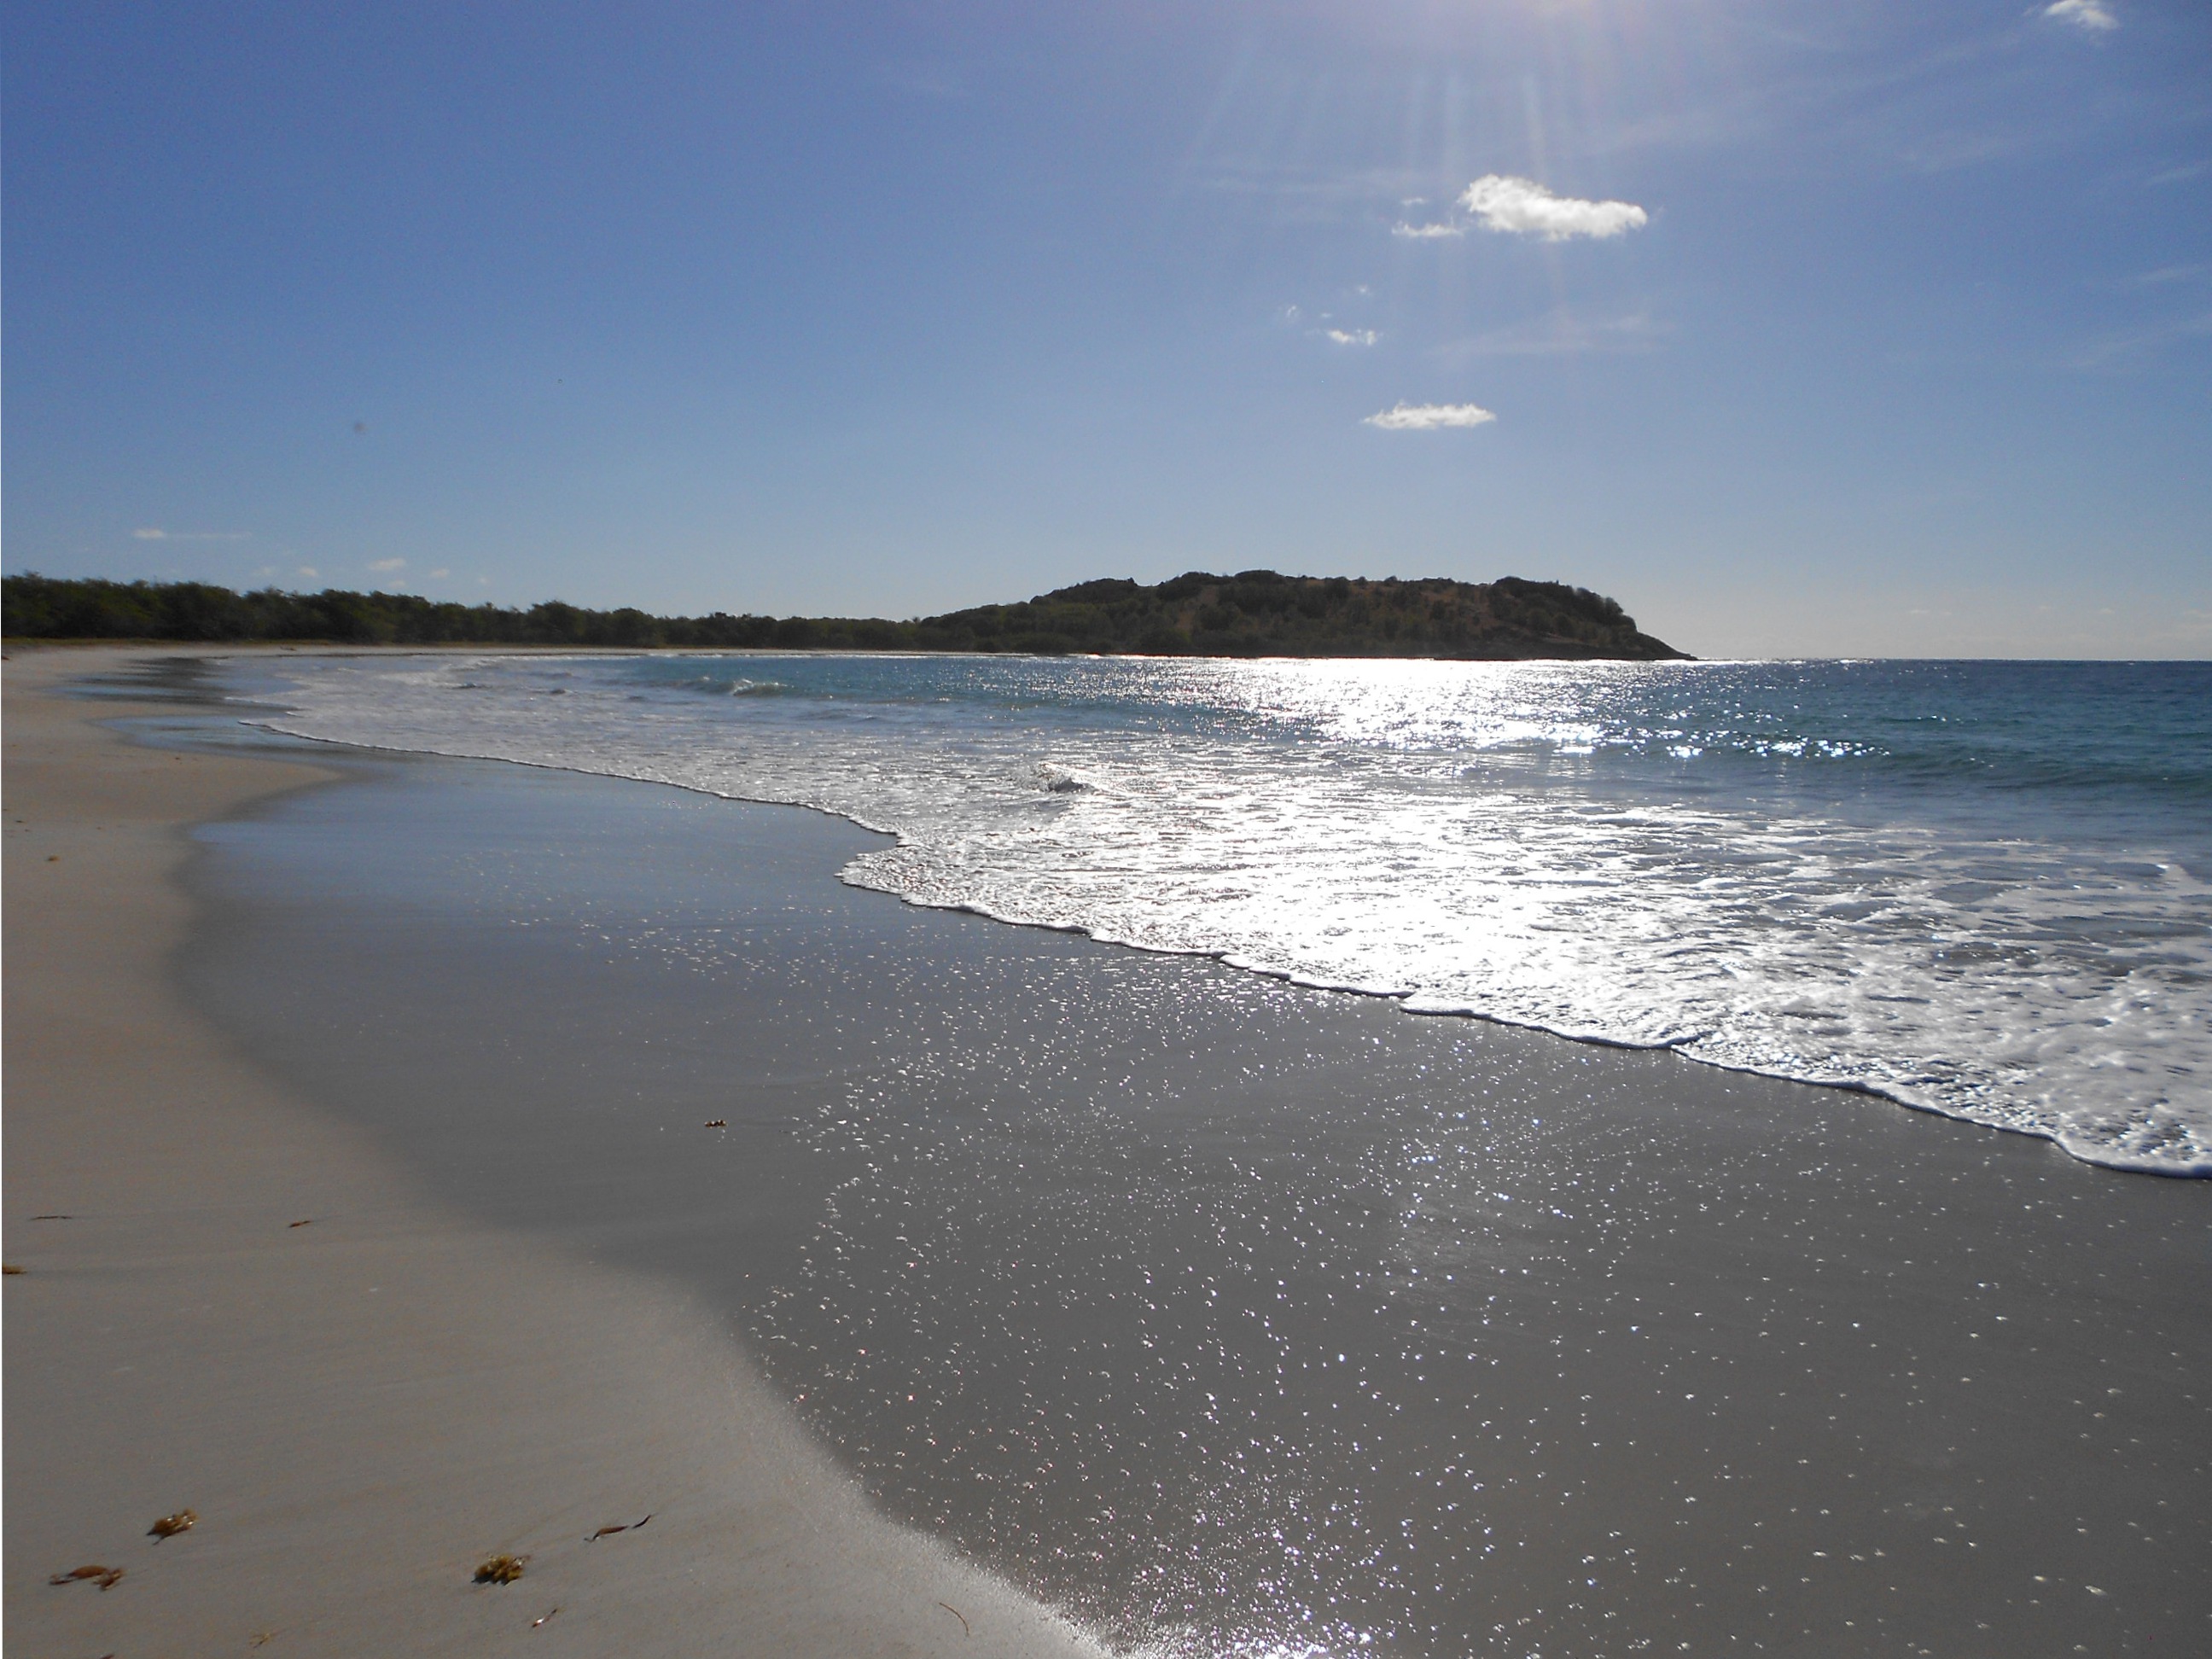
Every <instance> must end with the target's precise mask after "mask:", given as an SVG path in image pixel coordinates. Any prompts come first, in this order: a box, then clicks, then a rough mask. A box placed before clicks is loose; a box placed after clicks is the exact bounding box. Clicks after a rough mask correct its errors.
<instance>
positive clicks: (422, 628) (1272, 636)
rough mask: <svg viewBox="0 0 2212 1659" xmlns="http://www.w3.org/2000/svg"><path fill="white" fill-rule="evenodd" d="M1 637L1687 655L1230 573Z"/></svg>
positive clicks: (1518, 585)
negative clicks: (745, 608) (997, 598)
mask: <svg viewBox="0 0 2212 1659" xmlns="http://www.w3.org/2000/svg"><path fill="white" fill-rule="evenodd" d="M0 612H4V618H3V619H0V631H4V632H5V634H6V635H7V636H8V638H9V639H10V640H33V639H52V640H103V641H145V642H149V643H155V644H229V643H245V642H248V641H252V642H256V643H269V644H283V643H291V644H297V645H477V646H487V645H501V646H539V647H569V648H574V647H628V648H647V649H651V648H660V649H691V650H699V649H713V650H729V649H758V650H782V651H790V650H846V651H869V652H874V651H885V652H896V651H934V652H951V653H962V654H965V653H975V654H979V655H993V654H1000V653H1006V654H1021V655H1045V656H1071V655H1086V654H1087V655H1113V656H1121V655H1135V656H1161V657H1342V658H1392V659H1400V658H1402V659H1446V660H1466V661H1478V662H1480V661H1508V662H1512V661H1532V660H1557V659H1565V660H1613V661H1630V662H1658V661H1683V660H1687V659H1688V656H1687V653H1684V652H1681V651H1678V650H1676V649H1675V648H1674V647H1672V646H1670V645H1668V644H1667V643H1666V642H1665V641H1662V640H1658V639H1654V638H1653V637H1652V636H1651V635H1648V634H1644V633H1643V632H1641V631H1639V630H1638V628H1637V626H1636V619H1635V618H1634V617H1631V616H1629V615H1628V614H1627V613H1626V611H1623V610H1622V609H1621V608H1620V604H1619V603H1618V602H1617V601H1615V600H1613V599H1607V598H1606V597H1605V596H1604V595H1602V594H1600V593H1594V592H1590V591H1589V589H1588V588H1582V587H1571V586H1567V585H1566V584H1565V583H1562V582H1532V581H1525V580H1522V579H1521V578H1519V577H1516V576H1502V577H1500V578H1498V580H1496V581H1494V582H1460V581H1452V580H1446V579H1443V578H1441V577H1439V578H1434V579H1429V580H1417V581H1401V580H1399V579H1397V578H1396V577H1388V578H1384V579H1383V580H1374V581H1370V580H1367V579H1366V578H1364V577H1359V578H1352V577H1345V576H1330V577H1320V576H1285V575H1281V574H1278V573H1276V572H1274V571H1272V570H1247V571H1243V572H1242V573H1240V574H1237V575H1234V576H1218V575H1213V574H1209V573H1207V572H1204V571H1193V572H1190V573H1189V574H1186V575H1182V576H1178V577H1176V578H1175V579H1174V580H1171V581H1165V582H1159V583H1156V584H1154V585H1152V586H1144V585H1143V584H1141V583H1138V582H1134V581H1129V580H1119V579H1109V580H1099V581H1090V582H1083V583H1079V584H1078V585H1077V586H1073V587H1064V588H1057V589H1055V590H1054V591H1053V592H1049V593H1043V594H1040V595H1038V596H1037V597H1036V598H1035V599H1024V600H1022V601H1020V602H1018V603H1017V604H1012V605H979V606H975V607H973V608H970V609H969V610H965V611H950V612H947V613H946V614H945V615H943V616H938V617H919V618H915V619H913V620H910V621H905V622H896V621H890V620H888V619H885V618H882V617H766V616H752V615H743V616H732V615H731V614H729V613H727V612H724V611H715V612H714V613H712V614H710V615H708V616H704V617H656V616H652V615H649V614H647V612H645V611H638V610H634V609H629V608H624V609H619V610H614V611H592V610H586V609H584V608H581V607H580V606H576V605H567V604H563V603H562V602H560V601H557V600H549V601H546V602H545V603H543V604H540V605H532V606H531V607H530V608H529V609H528V610H512V609H503V608H501V607H499V606H495V605H489V604H486V605H461V604H459V603H455V602H450V601H448V602H439V601H434V600H431V599H424V598H422V597H421V596H419V595H415V594H398V593H383V592H372V593H362V592H352V591H349V590H344V589H337V588H326V589H325V590H323V591H322V592H319V593H294V592H284V591H283V590H280V589H276V588H266V589H263V590H260V591H258V592H249V593H240V592H234V590H232V589H230V588H227V587H221V586H215V585H213V584H211V583H204V582H166V583H160V582H144V581H139V582H127V583H126V582H115V581H106V580H98V579H93V578H73V579H65V580H64V579H57V578H52V577H46V576H41V575H38V574H23V575H17V576H8V577H5V578H0Z"/></svg>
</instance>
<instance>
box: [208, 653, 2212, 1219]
mask: <svg viewBox="0 0 2212 1659" xmlns="http://www.w3.org/2000/svg"><path fill="white" fill-rule="evenodd" d="M217 660H228V659H227V658H219V659H217ZM239 724H240V725H241V726H258V727H260V728H262V729H264V730H267V731H270V732H280V733H282V734H283V735H284V736H286V737H289V738H299V739H301V740H302V741H304V742H307V743H319V744H330V745H331V747H333V748H340V749H358V750H367V751H370V752H374V753H381V754H393V755H437V756H441V757H444V758H447V759H451V760H476V761H489V762H494V763H498V764H500V765H503V766H526V767H529V768H531V769H532V770H535V771H540V772H567V773H570V774H572V775H575V776H578V777H591V778H616V779H619V780H621V781H624V782H629V783H643V784H652V785H657V786H659V787H661V788H664V789H680V790H682V791H684V793H686V794H694V795H704V796H706V797H708V799H713V800H731V801H742V802H744V803H746V804H747V805H755V806H792V807H797V808H799V809H800V810H802V811H809V812H818V813H820V814H821V815H822V816H823V817H831V818H836V819H839V820H841V821H842V822H844V823H850V824H854V825H855V826H857V827H858V828H860V829H865V830H866V831H868V832H869V833H870V834H871V835H878V836H889V837H890V839H891V841H892V842H893V843H894V846H893V848H891V849H890V850H894V851H903V850H904V849H906V848H908V847H909V846H911V845H913V843H912V842H909V841H908V838H907V836H906V835H905V834H904V832H902V831H901V830H898V829H892V828H890V827H889V826H887V825H884V824H877V823H869V822H868V821H867V820H866V818H863V817H860V815H859V814H858V813H855V812H849V811H844V810H843V809H842V808H839V807H833V806H823V805H820V804H819V803H817V802H814V801H806V800H789V799H779V798H777V797H775V796H771V795H745V794H737V793H731V792H729V791H726V790H720V789H709V788H707V787H703V786H702V785H699V784H691V783H678V782H674V781H671V780H669V779H666V778H655V777H646V776H642V775H639V774H637V773H635V772H622V771H614V770H610V769H596V768H592V767H587V766H562V765H559V764H556V763H554V762H551V761H525V760H514V759H512V758H510V757H507V756H503V755H479V754H471V753H468V752H466V751H465V750H446V749H422V748H413V747H410V746H408V745H406V744H376V743H365V742H362V741H360V740H358V739H355V738H325V737H320V736H318V735H317V734H315V733H314V732H301V731H298V730H295V728H293V727H291V726H285V725H283V724H281V723H280V722H279V721H278V720H271V719H259V720H248V719H246V718H244V717H242V716H241V717H240V719H239ZM862 856H863V857H865V856H867V855H866V854H863V855H862ZM857 862H858V860H853V861H852V862H850V863H848V864H847V865H846V866H845V867H844V868H842V869H841V870H840V871H838V872H837V879H838V880H839V881H841V882H843V883H844V884H846V885H847V886H848V887H855V888H859V889H860V890H862V891H864V892H872V893H884V894H887V895H889V896H891V897H893V898H896V899H897V900H899V901H900V902H902V903H904V904H911V905H913V906H914V907H915V908H917V909H923V910H955V911H965V912H967V913H969V915H978V916H981V917H984V918H985V919H987V920H988V921H996V922H1000V923H1003V924H1005V925H1006V926H1007V927H1035V928H1038V929H1040V930H1042V931H1044V932H1048V933H1077V934H1080V935H1082V936H1083V937H1085V938H1087V939H1095V940H1097V942H1098V943H1100V944H1102V945H1120V946H1123V947H1125V948H1127V949H1129V950H1133V951H1146V952H1147V953H1149V954H1151V955H1153V956H1181V957H1211V958H1212V959H1213V960H1214V961H1216V962H1218V963H1222V965H1223V966H1225V967H1229V968H1234V969H1237V970H1238V971H1239V972H1242V973H1249V974H1256V975H1260V976H1261V977H1263V978H1267V979H1278V980H1282V981H1285V982H1287V983H1290V984H1293V985H1297V986H1299V987H1301V988H1304V989H1312V990H1318V991H1332V992H1337V993H1340V994H1347V995H1352V996H1366V997H1375V998H1378V999H1383V1000H1392V1001H1395V1002H1396V1003H1397V1004H1398V1005H1399V1006H1400V1007H1401V1008H1403V1009H1404V1010H1405V1011H1406V1012H1407V1013H1411V1014H1419V1015H1422V1016H1425V1017H1430V1018H1458V1019H1471V1020H1480V1021H1482V1022H1484V1023H1485V1024H1492V1025H1504V1026H1510V1027H1512V1028H1513V1029H1515V1030H1524V1031H1541V1032H1544V1033H1545V1034H1546V1035H1547V1036H1555V1037H1559V1038H1561V1039H1563V1040H1565V1041H1566V1042H1580V1043H1587V1044H1589V1046H1591V1047H1593V1048H1623V1049H1631V1050H1637V1051H1642V1052H1649V1051H1651V1050H1654V1049H1666V1050H1669V1051H1671V1052H1673V1053H1674V1054H1679V1055H1680V1057H1681V1058H1682V1059H1684V1060H1688V1061H1691V1062H1692V1063H1694V1064H1696V1065H1699V1066H1711V1067H1712V1068H1713V1069H1714V1070H1715V1071H1721V1072H1736V1073H1743V1074H1745V1075H1747V1076H1751V1077H1764V1078H1771V1079H1774V1080H1776V1081H1777V1082H1781V1083H1798V1084H1803V1085H1807V1086H1808V1087H1811V1088H1816V1089H1840V1090H1844V1091H1846V1092H1848V1093H1851V1094H1859V1095H1870V1096H1872V1097H1875V1099H1877V1100H1884V1101H1887V1102H1889V1103H1891V1104H1893V1105H1896V1106H1902V1107H1904V1108H1905V1109H1907V1110H1910V1111H1915V1112H1925V1113H1926V1114H1928V1115H1929V1116H1931V1117H1942V1118H1948V1119H1950V1120H1951V1121H1954V1122H1958V1123H1971V1124H1973V1125H1974V1126H1976V1127H1978V1128H1984V1129H1994V1130H1996V1131H1997V1132H1998V1133H2002V1134H2015V1135H2025V1136H2027V1138H2029V1139H2034V1140H2046V1141H2049V1142H2050V1143H2051V1145H2052V1146H2055V1147H2057V1149H2058V1150H2059V1151H2060V1152H2063V1153H2064V1154H2065V1155H2066V1156H2067V1157H2069V1158H2073V1159H2075V1160H2076V1161H2077V1162H2079V1163H2082V1164H2092V1165H2093V1166H2095V1167H2097V1168H2099V1169H2106V1170H2117V1171H2119V1172H2121V1173H2124V1174H2128V1175H2149V1176H2166V1177H2168V1178H2172V1179H2179V1180H2192V1179H2193V1180H2205V1179H2212V1152H2208V1153H2207V1154H2205V1155H2204V1156H2203V1157H2199V1158H2149V1157H2144V1156H2142V1155H2139V1154H2134V1153H2128V1152H2117V1151H2112V1150H2108V1149H2106V1148H2103V1147H2099V1146H2087V1145H2084V1144H2082V1143H2081V1141H2080V1140H2079V1139H2075V1138H2072V1137H2069V1134H2068V1132H2067V1127H2066V1126H2065V1125H2064V1124H2063V1123H2058V1124H2048V1125H2045V1124H2027V1123H2015V1122H2006V1121H2001V1120H1999V1119H1996V1118H1995V1117H1993V1116H1985V1115H1982V1114H1981V1113H1979V1112H1978V1111H1977V1110H1976V1109H1974V1108H1973V1107H1972V1106H1965V1105H1960V1106H1946V1105H1942V1104H1940V1103H1936V1102H1935V1101H1932V1100H1929V1099H1927V1098H1925V1097H1920V1096H1916V1095H1914V1094H1912V1093H1911V1091H1909V1089H1908V1088H1907V1087H1906V1086H1905V1085H1901V1084H1885V1083H1876V1082H1871V1081H1869V1080H1866V1079H1859V1078H1836V1077H1818V1076H1809V1075H1806V1074H1803V1073H1793V1072H1789V1071H1785V1070H1783V1069H1781V1068H1779V1067H1776V1066H1758V1065H1753V1064H1751V1063H1748V1062H1746V1061H1741V1060H1722V1059H1719V1058H1717V1057H1715V1056H1712V1055H1708V1054H1697V1053H1694V1052H1692V1049H1691V1048H1690V1047H1689V1046H1688V1045H1690V1044H1692V1043H1694V1042H1697V1041H1698V1040H1699V1038H1700V1037H1703V1036H1705V1035H1707V1033H1705V1031H1702V1030H1700V1031H1691V1032H1685V1033H1683V1034H1681V1035H1680V1036H1669V1037H1666V1038H1663V1039H1656V1040H1638V1039H1634V1038H1626V1037H1621V1036H1615V1035H1613V1034H1611V1033H1608V1032H1603V1031H1589V1030H1577V1029H1576V1028H1573V1027H1570V1026H1560V1025H1554V1024H1547V1023H1545V1022H1544V1021H1541V1020H1536V1019H1527V1018H1516V1017H1514V1016H1512V1015H1510V1014H1504V1013H1500V1012H1498V1011H1497V1010H1495V1009H1491V1008H1485V1007H1481V1006H1478V1005H1475V1004H1473V1003H1467V1002H1460V1001H1447V1000H1443V999H1440V998H1436V997H1430V996H1425V995H1423V994H1421V993H1419V992H1417V991H1413V990H1410V989H1407V988H1405V987H1396V986H1387V985H1376V986H1370V985H1358V984H1340V983H1335V982H1332V981H1322V980H1321V979H1319V978H1317V977H1316V976H1314V975H1304V974H1301V973H1299V972H1298V971H1297V970H1295V969H1286V968H1278V967H1275V966H1273V964H1270V963H1261V962H1258V961H1256V960H1255V959H1253V958H1250V957H1243V956H1241V955H1239V954H1238V953H1237V952H1235V951H1217V950H1209V949H1206V947H1204V946H1199V945H1156V944H1152V943H1150V942H1148V941H1146V940H1141V939H1131V938H1127V937H1126V936H1123V935H1119V934H1115V933H1111V932H1109V931H1107V930H1105V929H1103V928H1098V927H1091V926H1088V925H1086V924H1085V923H1082V922H1072V921H1071V922H1054V921H1036V920H1032V919H1031V918H1029V917H1026V916H1021V915H1007V914H1006V913H1003V912H1001V911H998V910H994V909H993V908H990V906H988V905H987V904H985V903H983V902H981V901H980V900H966V899H961V900H952V899H947V900H936V899H931V898H927V897H925V896H921V895H919V894H911V893H905V892H902V891H900V890H898V889H896V888H894V887H887V886H884V885H881V884H878V883H875V882H872V881H869V880H867V879H866V877H865V876H864V875H863V874H861V873H859V872H855V870H854V864H856V863H857Z"/></svg>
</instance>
